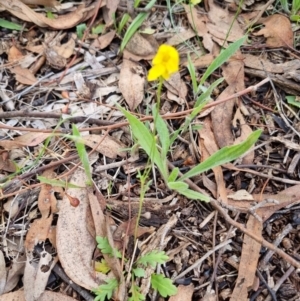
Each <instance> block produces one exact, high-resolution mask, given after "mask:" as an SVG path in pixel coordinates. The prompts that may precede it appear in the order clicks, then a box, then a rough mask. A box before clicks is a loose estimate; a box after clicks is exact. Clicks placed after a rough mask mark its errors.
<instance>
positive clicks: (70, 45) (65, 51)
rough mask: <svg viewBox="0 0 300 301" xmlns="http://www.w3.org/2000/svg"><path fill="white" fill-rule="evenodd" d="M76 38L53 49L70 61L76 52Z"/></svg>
mask: <svg viewBox="0 0 300 301" xmlns="http://www.w3.org/2000/svg"><path fill="white" fill-rule="evenodd" d="M74 48H75V37H73V38H70V39H69V41H68V42H67V43H64V44H61V45H54V46H53V47H52V49H53V50H54V51H55V52H56V53H57V54H58V55H59V56H61V57H63V58H65V59H68V58H69V57H70V56H71V55H72V54H73V52H74Z"/></svg>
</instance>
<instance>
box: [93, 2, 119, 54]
mask: <svg viewBox="0 0 300 301" xmlns="http://www.w3.org/2000/svg"><path fill="white" fill-rule="evenodd" d="M112 2H114V1H112ZM115 35H116V31H115V30H111V31H109V32H108V33H106V34H103V35H101V36H100V37H98V38H97V39H95V40H94V41H93V43H92V45H91V46H92V47H94V48H96V49H104V48H106V47H107V46H108V45H110V43H111V41H112V40H113V38H114V37H115Z"/></svg>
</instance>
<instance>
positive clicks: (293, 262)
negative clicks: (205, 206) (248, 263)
mask: <svg viewBox="0 0 300 301" xmlns="http://www.w3.org/2000/svg"><path fill="white" fill-rule="evenodd" d="M168 166H169V167H170V168H172V169H173V168H174V166H173V165H172V164H171V163H170V162H168ZM179 175H182V173H181V172H179ZM185 182H186V183H187V184H188V185H189V186H190V188H192V189H194V190H195V191H198V192H200V193H204V194H205V195H207V193H206V192H204V191H203V190H202V189H201V188H199V187H198V186H197V185H196V184H195V183H193V181H191V180H190V179H186V180H185ZM210 204H211V205H212V206H213V207H214V208H215V209H216V210H218V211H219V213H220V214H221V215H222V216H223V217H224V219H225V220H226V221H227V222H228V223H230V224H231V225H232V226H234V227H236V228H238V229H239V230H240V231H242V232H243V233H244V234H246V235H248V236H249V237H251V238H253V239H254V240H255V241H257V242H258V243H260V244H261V245H262V246H263V247H266V248H268V249H270V250H272V251H274V252H275V253H277V254H278V255H279V256H280V257H281V258H283V259H284V260H285V261H286V262H288V263H289V264H291V265H292V266H294V267H295V268H297V269H300V262H298V261H297V260H295V259H294V258H292V257H291V256H289V255H288V254H286V253H285V252H284V251H282V250H281V249H279V248H278V247H277V246H274V245H273V244H272V243H269V242H268V241H266V240H265V239H263V238H262V237H258V236H256V235H255V234H253V233H252V232H251V231H249V230H248V229H247V228H245V226H244V225H242V224H240V223H238V222H236V221H234V220H233V219H232V218H231V217H230V216H229V215H228V214H227V212H226V211H225V210H224V209H223V208H222V207H221V206H220V204H219V203H218V202H217V201H216V200H215V199H213V198H210Z"/></svg>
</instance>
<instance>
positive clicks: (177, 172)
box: [168, 167, 179, 182]
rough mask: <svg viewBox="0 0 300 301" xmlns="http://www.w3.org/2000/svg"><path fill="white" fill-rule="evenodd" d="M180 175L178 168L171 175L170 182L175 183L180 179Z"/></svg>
mask: <svg viewBox="0 0 300 301" xmlns="http://www.w3.org/2000/svg"><path fill="white" fill-rule="evenodd" d="M178 174H179V168H178V167H175V168H173V170H172V171H171V173H170V175H169V178H168V182H175V180H176V179H177V177H178Z"/></svg>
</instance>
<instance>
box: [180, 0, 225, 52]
mask: <svg viewBox="0 0 300 301" xmlns="http://www.w3.org/2000/svg"><path fill="white" fill-rule="evenodd" d="M183 7H184V9H185V11H186V14H187V17H188V20H189V23H190V25H191V27H192V28H193V29H194V30H195V32H196V33H197V35H199V36H200V37H202V38H203V41H202V43H203V46H204V47H205V48H206V49H207V50H208V51H209V52H210V53H212V54H213V55H217V54H218V53H219V51H218V47H216V45H215V42H214V41H213V40H212V38H211V35H210V34H209V33H208V29H207V22H208V18H207V16H206V14H204V13H198V11H197V8H196V6H192V5H187V4H183Z"/></svg>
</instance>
